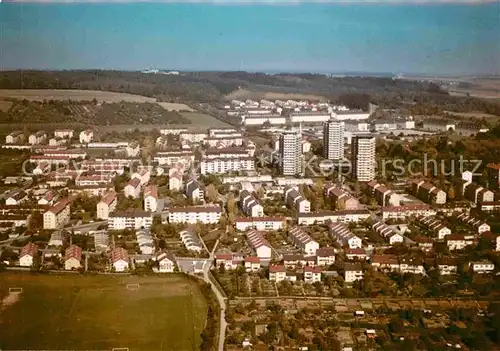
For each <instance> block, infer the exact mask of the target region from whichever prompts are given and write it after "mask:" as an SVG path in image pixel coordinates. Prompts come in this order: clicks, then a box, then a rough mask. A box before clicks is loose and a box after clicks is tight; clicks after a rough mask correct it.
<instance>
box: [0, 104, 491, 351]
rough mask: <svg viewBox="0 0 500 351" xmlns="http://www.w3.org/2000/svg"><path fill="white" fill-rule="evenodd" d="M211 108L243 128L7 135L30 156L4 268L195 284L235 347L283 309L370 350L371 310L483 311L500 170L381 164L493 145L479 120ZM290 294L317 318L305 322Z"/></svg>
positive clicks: (2, 247) (4, 213)
mask: <svg viewBox="0 0 500 351" xmlns="http://www.w3.org/2000/svg"><path fill="white" fill-rule="evenodd" d="M217 108H218V109H219V112H220V113H221V114H223V115H224V116H225V119H224V120H225V121H232V123H231V124H232V126H229V125H228V127H224V128H209V129H206V130H202V129H200V128H196V127H186V128H177V127H169V126H165V127H163V128H159V129H158V130H152V131H150V132H132V133H127V135H122V136H120V135H119V134H118V139H117V138H116V137H115V138H114V139H113V140H108V139H106V138H105V136H104V135H101V134H102V133H100V131H99V129H98V128H97V127H96V128H88V129H85V130H74V129H70V128H68V129H55V130H51V131H49V130H47V131H27V130H25V131H23V130H17V131H16V130H13V131H11V132H10V133H9V134H8V135H7V136H6V137H5V143H4V144H3V145H2V150H3V151H2V152H3V153H5V155H7V156H8V155H10V153H14V154H15V155H18V154H19V153H21V154H22V155H23V157H24V156H25V159H24V160H23V161H24V162H23V164H22V165H23V166H22V169H19V172H18V174H17V176H9V177H5V178H4V179H2V182H3V185H2V189H3V191H4V193H3V195H2V196H1V205H0V211H1V216H0V252H1V254H0V261H1V262H2V263H1V264H2V268H4V269H7V270H28V271H35V272H43V271H48V272H62V271H67V272H72V273H74V274H76V273H78V272H79V273H84V272H94V273H121V272H124V273H132V272H133V273H134V274H149V273H152V274H153V273H174V272H184V273H187V274H191V275H198V276H200V277H203V279H205V280H206V282H207V283H210V284H211V285H212V286H213V289H215V290H217V292H218V294H219V295H220V296H223V298H224V300H226V301H227V304H228V305H227V307H226V308H225V310H226V319H227V321H228V323H229V326H228V330H227V331H226V334H227V336H226V338H227V339H226V345H227V346H228V347H229V346H230V345H232V346H234V347H235V349H237V347H239V346H243V347H245V346H251V345H252V344H256V343H265V342H267V343H272V342H273V341H274V340H275V339H272V338H271V336H270V333H271V331H270V330H269V324H270V323H269V320H271V319H272V318H271V316H272V314H273V313H277V312H276V311H277V309H278V310H280V311H282V310H287V311H288V310H292V309H293V310H295V311H298V312H297V313H301V314H303V315H307V314H309V316H308V317H307V318H313V317H312V316H316V317H317V318H318V321H319V320H320V319H321V320H325V321H328V320H330V316H328V315H327V310H328V309H329V308H331V309H332V311H335V309H337V312H338V311H339V308H341V307H342V308H341V311H342V312H343V313H344V312H347V314H348V315H349V313H350V315H351V316H352V318H353V319H355V320H356V323H357V324H360V325H361V326H359V327H358V328H357V329H356V330H354V329H353V330H352V331H350V328H344V327H343V331H342V332H340V331H337V337H336V340H337V341H338V342H339V343H340V344H341V346H342V347H345V348H344V350H345V349H347V347H349V346H352V345H354V344H359V343H362V344H363V343H364V344H367V345H368V346H369V345H370V342H371V341H370V340H372V339H375V338H376V336H377V333H378V331H377V330H375V329H373V328H364V327H362V325H363V323H362V321H363V318H365V319H366V320H367V321H366V322H365V324H366V325H370V322H369V321H368V319H369V318H376V317H375V316H376V314H377V313H380V315H383V313H381V312H380V311H379V310H378V309H376V308H375V307H374V304H373V303H372V302H373V301H371V300H374V301H375V300H377V301H378V299H380V298H381V297H387V298H388V299H390V298H394V299H395V300H396V302H395V303H398V301H397V300H400V301H405V300H406V301H410V300H413V301H414V302H415V304H416V303H417V301H420V300H421V299H424V298H429V297H434V298H436V299H437V300H438V299H440V298H443V299H445V298H448V297H450V296H454V297H456V298H474V299H479V297H482V296H489V294H491V293H493V292H494V291H495V290H496V289H498V287H499V281H498V279H497V278H496V276H497V273H498V272H499V270H500V259H499V258H500V256H499V255H498V252H500V235H499V234H498V233H500V231H499V230H500V223H499V216H498V211H499V210H500V197H499V193H498V189H499V184H500V183H499V181H500V163H488V164H482V165H480V169H479V170H476V169H474V168H475V167H473V165H470V164H466V165H464V168H463V169H458V168H457V167H454V168H452V169H450V165H449V164H448V165H446V167H448V169H447V170H446V171H447V172H445V171H444V170H441V169H440V167H437V169H436V167H434V168H432V167H433V166H434V165H435V164H437V162H435V163H433V162H424V163H423V164H422V162H421V163H420V165H419V167H417V169H416V171H417V172H414V170H411V169H403V170H402V172H401V173H399V174H396V173H395V169H394V167H388V168H384V167H380V164H381V161H383V160H385V161H387V160H389V161H391V162H395V161H397V160H399V159H400V160H404V161H406V162H408V161H409V160H411V159H419V160H421V159H423V158H424V154H423V153H422V152H420V151H421V149H418V146H419V144H418V143H419V142H421V141H426V140H436V142H440V140H445V141H446V142H445V146H446V147H448V145H451V144H453V143H459V142H460V140H462V139H466V138H472V137H474V136H475V135H478V134H481V133H482V134H485V133H487V132H488V128H487V127H485V126H484V125H481V123H475V122H471V121H469V120H463V119H457V118H454V117H453V116H448V117H446V118H443V117H428V118H422V117H419V118H416V117H415V118H414V117H413V116H409V115H400V114H399V113H398V111H395V110H383V109H380V108H379V107H378V106H376V105H373V104H370V105H369V106H366V109H365V110H351V109H348V108H347V107H346V106H343V105H336V104H332V103H329V102H311V101H306V100H287V101H284V100H276V101H269V100H260V101H253V100H246V101H239V100H233V101H231V102H230V103H227V104H223V105H220V106H217ZM68 127H69V126H68ZM443 138H444V139H443ZM117 140H119V141H117ZM450 147H451V146H450ZM398 148H399V149H398ZM388 150H389V151H388ZM394 150H396V151H397V150H399V151H398V152H400V154H401V157H400V158H397V157H396V156H395V154H394V153H392V154H391V152H390V151H394ZM396 151H394V152H396ZM425 155H426V156H427V154H425ZM429 157H430V156H429ZM427 161H429V160H427ZM427 166H429V167H431V168H432V169H430V170H428V169H427ZM297 297H301V298H310V299H311V303H312V304H314V303H316V304H319V305H318V306H320V307H321V306H322V308H319V307H318V308H319V310H320V311H318V312H316V313H313V312H311V307H308V308H309V310H307V311H305V312H304V311H303V310H302V309H301V308H299V307H297V306H296V304H297V301H295V300H294V298H297ZM346 298H358V299H359V300H358V301H359V303H358V304H357V305H356V306H355V307H352V306H345V305H343V303H342V302H341V301H342V299H346ZM221 299H222V298H221ZM258 300H261V301H263V302H262V304H260V305H259V304H256V303H255V301H258ZM333 300H335V301H337V303H336V304H332V301H333ZM266 301H267V303H268V305H266ZM270 301H271V302H272V301H274V302H273V303H274V305H272V306H271V305H269V302H270ZM327 301H328V302H327ZM247 302H248V303H249V304H250V305H251V306H247V305H245V304H246V303H247ZM466 302H468V300H467V301H466ZM466 302H464V306H465V303H466ZM280 303H281V304H280ZM325 303H328V304H329V305H328V307H324V306H326V305H324V304H325ZM287 304H288V305H287ZM294 304H295V305H294ZM410 304H411V303H410ZM285 305H286V306H288V307H285ZM293 306H294V307H293ZM414 306H416V305H414ZM477 306H479V303H478V302H477V301H476V303H475V304H473V308H476V307H477ZM323 307H324V308H323ZM400 307H401V305H400ZM221 308H222V307H221ZM381 308H384V307H383V306H382V305H380V306H379V309H381ZM408 308H409V307H408V306H406V307H404V308H403V307H401V308H400V309H401V310H405V309H408ZM419 308H420V309H422V307H421V306H420V307H419ZM464 308H465V307H464ZM485 308H487V306H483V305H481V308H480V310H481V311H483V310H484V309H485ZM241 309H243V310H244V311H245V310H247V311H254V312H255V315H257V316H258V318H257V317H256V318H255V319H245V318H244V317H245V313H239V312H238V311H239V310H241ZM396 309H398V308H396ZM370 310H372V311H375V310H377V311H378V312H373V313H372V314H371V315H370V313H369V311H370ZM424 310H425V311H426V312H425V313H426V315H427V320H428V323H429V324H430V323H431V320H434V322H436V323H437V321H438V320H439V319H440V318H439V316H438V317H437V318H434V317H431V316H432V314H433V312H432V311H431V310H432V308H431V307H428V308H427V307H426V308H424ZM481 313H482V312H481ZM247 317H248V316H247ZM386 317H387V316H386ZM238 318H239V319H238ZM296 318H297V317H296ZM304 318H305V317H304ZM349 318H350V317H349ZM377 318H378V317H377ZM380 318H383V317H380ZM407 319H411V318H407ZM257 320H258V322H257ZM252 321H253V322H252ZM360 321H361V322H360ZM389 321H390V318H389ZM389 321H388V322H387V323H389ZM250 322H252V323H253V324H252V323H250ZM248 323H250V327H249V324H248ZM261 325H267V326H268V328H267V329H266V328H264V329H263V330H261V331H260V332H257V331H256V330H257V328H258V327H259V326H261ZM254 327H255V328H254ZM396 327H397V326H395V327H394V328H395V329H396ZM261 329H262V328H261ZM252 330H253V331H252ZM266 330H267V331H266ZM309 332H310V333H312V335H311V336H310V338H309V339H310V340H312V339H313V338H315V337H317V335H314V333H313V332H312V331H309ZM273 333H274V334H273V335H274V336H275V337H277V336H276V335H275V334H276V331H273ZM324 333H327V331H326V330H325V331H324ZM341 334H342V335H344V338H342V337H340V336H339V335H341ZM259 335H261V336H262V335H263V337H262V338H261V339H259V338H257V336H259ZM301 335H302V334H301ZM302 338H305V339H307V338H308V337H307V336H304V335H302ZM295 339H296V340H297V344H296V346H301V343H300V341H299V340H300V339H299V338H295ZM354 339H356V340H357V341H356V342H354ZM259 340H260V341H259ZM265 340H267V341H265ZM447 342H448V340H447ZM449 342H451V341H449ZM303 343H306V342H305V340H304V342H303ZM452 344H453V345H452V346H453V347H456V346H458V347H456V348H461V347H465V346H464V345H463V344H462V343H461V342H460V341H454V342H453V343H452ZM450 345H451V344H450ZM254 346H258V344H256V345H254Z"/></svg>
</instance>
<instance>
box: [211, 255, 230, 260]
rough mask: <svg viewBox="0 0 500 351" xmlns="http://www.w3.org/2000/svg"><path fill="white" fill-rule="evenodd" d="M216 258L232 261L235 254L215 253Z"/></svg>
mask: <svg viewBox="0 0 500 351" xmlns="http://www.w3.org/2000/svg"><path fill="white" fill-rule="evenodd" d="M215 259H216V260H224V261H231V260H232V259H233V254H217V255H215Z"/></svg>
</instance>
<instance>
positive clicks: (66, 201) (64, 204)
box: [49, 199, 71, 214]
mask: <svg viewBox="0 0 500 351" xmlns="http://www.w3.org/2000/svg"><path fill="white" fill-rule="evenodd" d="M70 202H71V201H70V200H69V199H63V200H61V201H59V202H58V203H56V204H55V205H54V206H52V207H51V208H49V211H50V212H52V213H54V214H58V213H59V212H61V211H62V210H64V209H65V208H66V207H67V206H68V205H69V204H70Z"/></svg>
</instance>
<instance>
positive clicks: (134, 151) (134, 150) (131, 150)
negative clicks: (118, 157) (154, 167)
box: [125, 141, 141, 157]
mask: <svg viewBox="0 0 500 351" xmlns="http://www.w3.org/2000/svg"><path fill="white" fill-rule="evenodd" d="M140 152H141V146H140V145H139V143H138V142H137V141H132V142H130V143H128V145H127V147H125V153H126V154H127V157H137V156H139V153H140Z"/></svg>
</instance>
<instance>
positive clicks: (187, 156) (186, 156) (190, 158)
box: [153, 150, 195, 166]
mask: <svg viewBox="0 0 500 351" xmlns="http://www.w3.org/2000/svg"><path fill="white" fill-rule="evenodd" d="M194 159H195V153H194V152H193V151H192V150H172V151H161V152H157V153H156V155H154V156H153V161H154V162H156V163H158V164H159V165H166V166H171V165H173V164H176V163H178V162H183V163H186V164H192V163H193V162H194Z"/></svg>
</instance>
